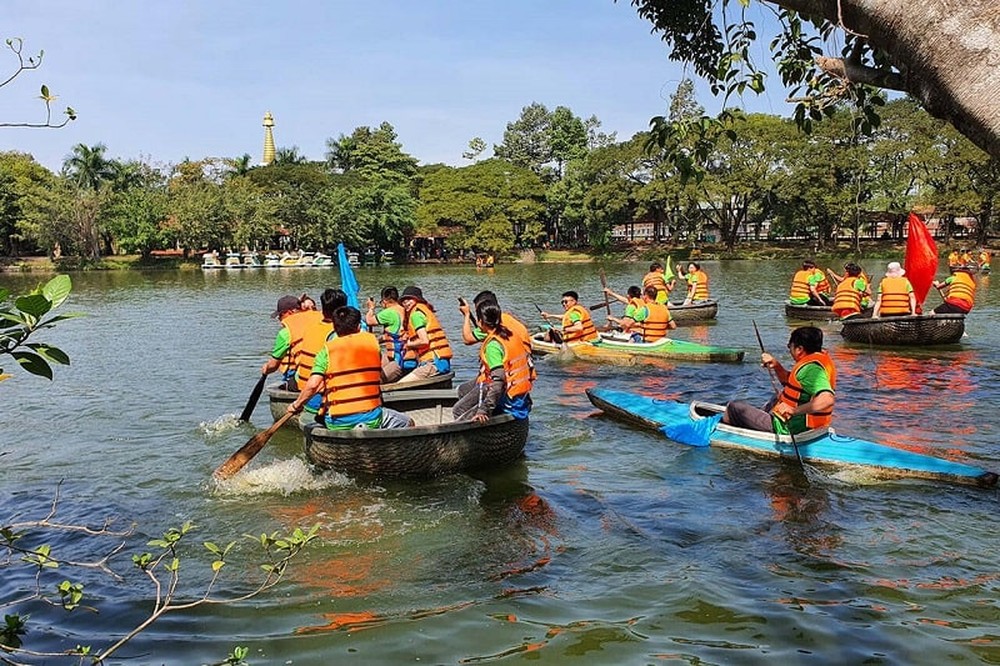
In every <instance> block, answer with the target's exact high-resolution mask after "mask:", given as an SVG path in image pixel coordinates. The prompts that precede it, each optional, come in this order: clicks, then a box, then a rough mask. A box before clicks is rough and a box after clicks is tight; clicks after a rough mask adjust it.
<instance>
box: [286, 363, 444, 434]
mask: <svg viewBox="0 0 1000 666" xmlns="http://www.w3.org/2000/svg"><path fill="white" fill-rule="evenodd" d="M454 379H455V373H454V372H445V373H443V374H440V375H434V376H433V377H427V378H426V379H414V380H413V381H409V382H403V383H399V382H396V383H394V384H382V393H383V394H385V393H389V392H392V393H397V392H399V391H424V390H430V389H450V388H451V386H452V381H453V380H454ZM298 397H299V392H298V391H286V390H284V389H282V388H279V387H278V386H269V387H267V399H268V403H269V405H270V407H271V418H272V419H274V420H275V421H277V420H278V419H280V418H281V417H282V416H284V414H285V412H286V411H287V410H288V405H290V404H292V403H293V402H295V399H296V398H298ZM289 423H290V424H292V425H294V423H295V422H294V421H289Z"/></svg>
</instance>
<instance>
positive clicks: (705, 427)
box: [660, 414, 722, 446]
mask: <svg viewBox="0 0 1000 666" xmlns="http://www.w3.org/2000/svg"><path fill="white" fill-rule="evenodd" d="M721 420H722V414H716V415H715V416H709V417H707V418H703V419H692V418H687V419H686V420H682V421H678V422H677V423H668V424H667V425H665V426H663V427H662V428H660V432H662V433H663V434H664V435H666V436H667V437H669V438H670V439H672V440H674V441H675V442H680V443H681V444H687V445H689V446H708V445H709V443H710V442H711V440H712V433H713V432H715V428H716V426H718V425H719V422H720V421H721Z"/></svg>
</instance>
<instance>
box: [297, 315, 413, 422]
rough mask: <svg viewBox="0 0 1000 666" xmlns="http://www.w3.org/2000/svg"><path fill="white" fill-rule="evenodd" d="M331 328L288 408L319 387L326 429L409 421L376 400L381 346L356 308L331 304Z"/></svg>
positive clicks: (301, 402) (299, 405)
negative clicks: (332, 309) (331, 332)
mask: <svg viewBox="0 0 1000 666" xmlns="http://www.w3.org/2000/svg"><path fill="white" fill-rule="evenodd" d="M333 329H334V332H335V333H336V335H335V336H333V337H332V338H330V339H329V340H327V341H326V344H325V345H323V348H322V349H320V351H319V353H318V354H316V362H315V363H314V364H313V372H312V375H311V376H310V377H309V381H308V382H306V385H305V387H303V389H302V391H301V392H299V397H297V398H296V399H295V401H294V402H292V404H290V405H289V406H288V411H289V412H291V413H292V414H297V413H298V412H300V411H302V408H303V406H304V405H305V404H306V402H307V401H308V400H309V399H311V398H312V397H313V396H314V395H316V394H317V393H320V394H322V396H323V398H322V406H321V407H320V415H321V417H322V419H323V425H324V426H326V428H327V429H329V430H349V429H351V428H373V429H374V428H406V427H409V426H412V425H413V420H412V419H411V418H410V417H409V416H407V415H406V414H403V413H401V412H398V411H396V410H394V409H390V408H388V407H386V406H384V405H383V404H382V389H381V388H380V385H381V383H382V370H381V358H382V347H381V345H380V344H379V341H378V338H377V337H375V335H374V334H373V333H369V332H367V331H362V330H361V312H360V311H359V310H358V309H357V308H354V307H351V306H349V305H345V306H342V307H339V308H337V309H336V310H335V311H334V312H333Z"/></svg>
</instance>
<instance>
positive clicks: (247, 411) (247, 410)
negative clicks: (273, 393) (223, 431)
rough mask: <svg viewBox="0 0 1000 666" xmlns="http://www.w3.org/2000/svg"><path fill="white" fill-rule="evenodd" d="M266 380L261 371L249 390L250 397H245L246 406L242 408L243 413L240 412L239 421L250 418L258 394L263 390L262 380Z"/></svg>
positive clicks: (258, 397) (258, 398) (258, 396)
mask: <svg viewBox="0 0 1000 666" xmlns="http://www.w3.org/2000/svg"><path fill="white" fill-rule="evenodd" d="M266 381H267V375H265V374H264V373H263V372H262V373H260V379H258V380H257V384H256V386H254V387H253V391H251V392H250V397H249V398H248V399H247V404H246V407H244V408H243V413H242V414H240V421H249V420H250V415H251V414H253V410H254V408H255V407H256V406H257V401H258V400H260V394H261V393H262V392H263V391H264V382H266Z"/></svg>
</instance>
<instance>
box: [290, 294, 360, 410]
mask: <svg viewBox="0 0 1000 666" xmlns="http://www.w3.org/2000/svg"><path fill="white" fill-rule="evenodd" d="M301 300H302V299H299V302H301ZM319 301H320V304H321V307H322V310H321V313H322V319H320V320H319V321H318V322H314V323H310V324H309V325H308V326H306V329H305V331H304V333H303V337H302V345H301V351H300V353H299V365H298V368H296V370H295V385H296V387H297V388H296V390H298V391H301V390H302V389H303V388H304V387H305V385H306V383H308V381H309V378H310V377H311V376H312V368H313V364H314V363H315V362H316V355H317V354H319V350H320V349H322V348H323V345H325V344H326V341H327V340H329V339H330V338H332V337H335V336H336V335H337V334H336V332H335V331H334V330H333V313H334V312H335V311H336V310H337V308H339V307H343V306H345V305H347V294H346V293H344V291H343V290H342V289H324V290H323V293H322V294H320V297H319ZM313 311H314V312H315V310H313ZM303 312H307V310H303ZM321 405H322V396H320V395H318V394H317V395H314V396H313V397H312V398H311V399H310V400H309V401H308V402H306V404H305V410H306V411H307V412H309V413H310V414H316V413H317V412H319V408H320V406H321Z"/></svg>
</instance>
